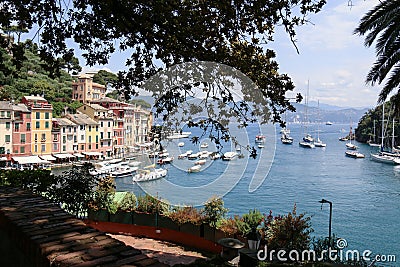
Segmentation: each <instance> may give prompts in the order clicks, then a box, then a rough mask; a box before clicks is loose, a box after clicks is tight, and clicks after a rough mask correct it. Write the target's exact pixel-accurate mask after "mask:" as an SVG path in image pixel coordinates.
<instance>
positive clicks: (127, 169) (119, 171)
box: [110, 164, 139, 178]
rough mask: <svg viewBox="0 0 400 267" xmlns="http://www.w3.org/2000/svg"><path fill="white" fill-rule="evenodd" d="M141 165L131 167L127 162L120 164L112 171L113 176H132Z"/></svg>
mask: <svg viewBox="0 0 400 267" xmlns="http://www.w3.org/2000/svg"><path fill="white" fill-rule="evenodd" d="M138 169H139V167H131V166H129V165H127V164H120V165H119V166H118V167H116V169H115V170H114V171H112V172H110V175H111V177H113V178H124V177H129V176H132V175H133V174H134V173H135V172H136V171H137V170H138Z"/></svg>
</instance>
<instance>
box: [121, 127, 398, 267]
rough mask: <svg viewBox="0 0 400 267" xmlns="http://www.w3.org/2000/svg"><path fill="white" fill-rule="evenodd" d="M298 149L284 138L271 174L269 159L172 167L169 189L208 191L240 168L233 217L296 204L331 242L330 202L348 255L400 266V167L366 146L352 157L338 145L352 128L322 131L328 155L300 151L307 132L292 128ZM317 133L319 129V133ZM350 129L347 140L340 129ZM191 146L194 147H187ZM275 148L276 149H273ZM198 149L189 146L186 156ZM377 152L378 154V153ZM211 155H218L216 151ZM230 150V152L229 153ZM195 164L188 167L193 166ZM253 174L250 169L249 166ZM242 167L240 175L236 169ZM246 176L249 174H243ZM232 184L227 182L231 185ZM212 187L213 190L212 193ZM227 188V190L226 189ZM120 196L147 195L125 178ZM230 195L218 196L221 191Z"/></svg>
mask: <svg viewBox="0 0 400 267" xmlns="http://www.w3.org/2000/svg"><path fill="white" fill-rule="evenodd" d="M289 126H290V129H291V136H292V137H294V139H295V141H294V143H293V145H283V144H281V143H280V140H279V136H280V135H279V133H278V132H277V133H276V137H277V138H276V140H277V141H276V150H275V156H274V160H273V161H272V165H271V169H270V171H269V172H268V167H269V159H268V158H265V157H264V160H265V162H259V161H258V160H252V159H250V160H248V159H247V156H246V157H245V158H243V159H237V160H235V161H232V162H231V163H229V162H222V161H221V160H219V161H215V162H213V163H212V164H211V165H210V166H208V167H207V168H206V170H205V171H202V172H200V173H192V174H188V173H186V172H185V171H184V170H185V169H186V166H191V165H190V164H193V163H192V162H189V161H187V160H186V161H180V162H178V160H177V159H176V158H177V155H174V156H175V160H174V164H172V165H169V166H168V167H167V168H168V169H169V172H168V176H167V177H166V178H165V181H164V182H168V183H169V184H175V185H180V186H182V187H200V188H202V186H204V185H207V184H208V185H210V183H212V182H213V181H215V180H217V178H218V177H220V175H221V173H224V172H225V171H226V169H227V168H228V164H231V166H233V167H232V168H233V171H232V170H230V174H229V175H230V176H229V177H228V178H230V179H233V180H235V181H236V179H237V177H239V176H240V178H241V179H238V182H237V183H236V185H234V187H233V188H232V189H231V190H230V191H229V192H228V193H227V194H226V195H225V196H224V201H225V206H226V207H227V208H228V209H229V215H234V214H243V213H246V212H248V211H249V209H253V208H256V209H259V210H260V211H262V212H264V213H268V212H269V211H270V210H272V212H273V214H275V215H277V214H285V213H288V212H290V211H291V210H292V209H293V205H294V204H295V203H296V205H297V211H298V212H301V213H303V212H305V213H307V214H308V215H310V216H312V219H311V223H312V226H313V228H314V230H315V232H314V233H313V234H314V235H315V236H327V235H328V222H329V205H328V204H324V205H323V206H322V209H321V204H320V203H319V202H318V201H320V200H321V199H322V198H325V199H327V200H329V201H332V203H333V215H332V233H334V234H336V235H337V236H338V237H341V238H344V239H346V240H347V243H348V247H347V248H348V249H357V250H360V251H361V252H362V251H363V250H365V249H368V250H371V251H372V252H373V253H374V254H384V255H396V257H397V258H398V259H397V263H390V264H389V263H386V264H382V263H380V264H379V265H381V266H382V265H383V266H393V265H396V266H398V265H399V262H400V242H399V241H400V228H399V226H400V223H399V218H400V169H398V168H397V167H394V166H392V165H386V164H382V163H377V162H374V161H371V160H370V157H369V154H370V152H371V151H374V150H373V148H371V147H369V146H368V145H365V144H357V145H359V151H360V152H362V153H364V154H365V155H366V158H365V159H353V158H348V157H346V156H345V154H344V153H345V151H346V149H345V142H340V141H338V138H339V137H341V136H343V135H346V134H347V132H348V129H349V125H331V126H327V125H321V127H320V128H321V132H320V138H321V139H322V140H323V141H324V142H325V143H326V144H327V147H326V148H315V149H305V148H301V147H299V145H298V141H299V139H300V138H301V137H302V128H301V127H300V125H289ZM314 128H316V127H314ZM341 129H345V130H346V132H345V133H341V132H340V130H341ZM258 131H259V130H258V128H256V127H249V129H248V135H249V140H250V143H251V145H253V140H254V136H255V135H256V134H257V133H258ZM267 137H268V138H267V139H268V140H267V143H269V144H268V145H267V147H266V148H264V149H270V150H271V151H272V150H273V146H275V143H273V142H271V140H273V138H272V137H271V136H267ZM185 141H186V140H185ZM272 143H273V144H272ZM189 148H193V150H195V149H197V147H196V146H194V145H192V144H189V143H188V141H186V142H185V149H189ZM374 149H376V148H374ZM208 150H209V151H212V150H213V149H211V148H209V149H208ZM225 150H228V148H226V149H225ZM185 164H187V165H185ZM246 164H247V167H243V166H246ZM257 164H259V168H260V169H262V168H264V171H265V173H268V176H267V178H266V179H265V181H264V182H263V183H262V184H261V186H260V187H259V188H258V189H257V190H255V191H254V192H249V184H250V181H251V178H252V175H253V173H254V170H255V168H256V167H257ZM235 168H236V169H235ZM242 171H243V175H242ZM230 182H231V180H226V183H230ZM213 185H214V184H211V186H209V187H204V192H201V190H199V191H196V192H201V193H198V194H203V193H204V195H205V196H207V195H208V194H211V193H212V192H210V190H211V191H212V189H213V188H216V187H218V186H220V187H221V186H222V187H223V185H221V184H218V183H217V184H215V187H213ZM146 187H147V188H153V189H154V191H153V192H157V193H158V194H159V195H160V196H161V197H163V198H166V199H171V202H173V203H179V204H184V203H190V199H192V198H195V197H196V196H197V195H194V194H197V193H193V192H194V191H190V190H189V189H187V190H186V189H183V190H178V191H174V190H171V189H168V190H169V191H168V190H164V191H163V186H162V183H161V182H160V181H154V182H150V183H148V184H147V185H146ZM210 188H211V189H210ZM224 189H225V188H224ZM117 190H120V191H123V190H128V191H132V192H135V193H136V194H140V192H141V189H140V188H139V187H138V186H137V185H136V184H133V183H132V182H131V179H130V178H124V179H118V180H117ZM220 191H221V192H222V191H223V190H217V189H216V191H215V192H220Z"/></svg>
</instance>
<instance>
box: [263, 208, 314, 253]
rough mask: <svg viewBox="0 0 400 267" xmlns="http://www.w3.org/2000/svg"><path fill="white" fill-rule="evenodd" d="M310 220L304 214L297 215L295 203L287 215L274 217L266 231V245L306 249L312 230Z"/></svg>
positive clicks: (298, 249)
mask: <svg viewBox="0 0 400 267" xmlns="http://www.w3.org/2000/svg"><path fill="white" fill-rule="evenodd" d="M310 220H311V218H310V217H308V216H305V214H299V215H297V212H296V205H294V208H293V211H292V212H289V213H288V214H287V215H284V216H281V215H280V216H277V217H275V218H274V219H273V220H272V222H271V224H270V226H269V228H268V229H267V231H266V237H267V242H268V247H270V248H271V249H283V250H286V251H290V250H297V251H302V250H305V249H308V248H309V246H310V240H311V239H310V234H311V233H312V232H313V229H312V228H311V223H310Z"/></svg>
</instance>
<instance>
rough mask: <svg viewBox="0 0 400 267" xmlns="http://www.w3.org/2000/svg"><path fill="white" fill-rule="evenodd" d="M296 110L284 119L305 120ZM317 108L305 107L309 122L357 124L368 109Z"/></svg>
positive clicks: (148, 98) (302, 107) (299, 109)
mask: <svg viewBox="0 0 400 267" xmlns="http://www.w3.org/2000/svg"><path fill="white" fill-rule="evenodd" d="M137 98H139V99H143V100H145V101H146V102H148V103H150V104H151V105H154V99H153V98H152V97H151V96H139V97H137ZM293 105H294V106H295V108H296V112H294V113H293V112H288V113H287V114H286V121H288V122H304V121H305V110H306V107H305V105H304V104H299V103H294V104H293ZM319 106H320V108H319V110H318V103H317V102H316V101H310V103H309V107H308V109H307V117H308V121H309V122H318V121H321V122H327V121H330V122H332V123H352V124H353V125H357V123H358V122H359V120H360V119H361V117H362V116H363V115H364V114H365V113H366V112H367V111H368V110H369V109H368V108H344V107H339V106H334V105H329V104H324V103H320V104H319Z"/></svg>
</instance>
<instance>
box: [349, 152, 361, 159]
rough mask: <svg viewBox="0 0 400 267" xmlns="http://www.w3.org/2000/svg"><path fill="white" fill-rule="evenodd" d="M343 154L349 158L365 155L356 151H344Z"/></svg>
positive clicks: (358, 157)
mask: <svg viewBox="0 0 400 267" xmlns="http://www.w3.org/2000/svg"><path fill="white" fill-rule="evenodd" d="M345 154H346V156H348V157H350V158H356V159H361V158H365V155H364V154H363V153H360V152H357V151H346V152H345Z"/></svg>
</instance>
